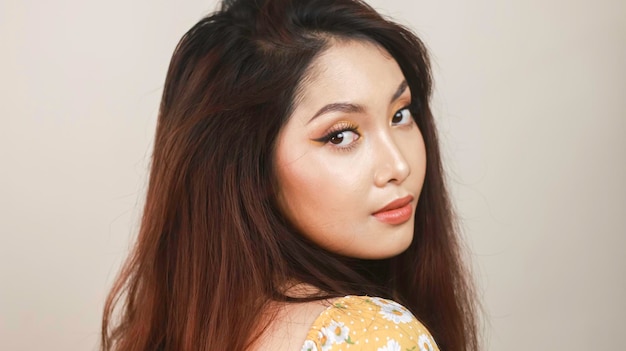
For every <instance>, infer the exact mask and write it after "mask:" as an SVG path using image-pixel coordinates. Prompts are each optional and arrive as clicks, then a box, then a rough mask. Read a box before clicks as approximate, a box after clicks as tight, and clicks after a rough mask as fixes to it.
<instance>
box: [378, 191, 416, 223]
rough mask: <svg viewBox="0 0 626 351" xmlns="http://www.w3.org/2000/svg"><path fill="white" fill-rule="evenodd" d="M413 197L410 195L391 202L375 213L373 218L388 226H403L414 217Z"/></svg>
mask: <svg viewBox="0 0 626 351" xmlns="http://www.w3.org/2000/svg"><path fill="white" fill-rule="evenodd" d="M411 201H413V196H411V195H408V196H405V197H403V198H400V199H397V200H394V201H392V202H390V203H389V204H388V205H387V206H385V207H383V208H381V209H380V210H378V211H376V212H374V213H373V214H372V216H374V217H375V218H376V219H378V220H379V221H381V222H384V223H388V224H402V223H404V222H406V221H408V220H409V219H411V216H412V215H413V206H411Z"/></svg>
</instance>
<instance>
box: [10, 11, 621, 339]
mask: <svg viewBox="0 0 626 351" xmlns="http://www.w3.org/2000/svg"><path fill="white" fill-rule="evenodd" d="M370 4H371V5H373V6H374V7H376V8H377V9H379V10H380V11H381V12H382V13H384V14H386V15H389V16H391V17H393V18H395V19H396V20H398V21H399V22H401V23H403V24H405V25H407V26H409V27H411V28H412V29H413V30H414V31H415V32H416V33H417V34H418V35H419V36H420V37H421V38H422V39H423V40H424V41H425V42H426V44H427V45H428V47H429V49H430V51H431V55H432V61H433V69H434V72H435V84H436V86H435V89H436V91H435V96H434V98H433V109H434V111H435V113H436V116H437V120H438V122H439V127H440V131H441V138H442V142H443V145H444V158H445V162H446V168H447V170H448V175H449V183H450V187H451V190H452V193H453V197H454V201H455V204H456V208H457V212H458V214H459V218H460V224H461V227H462V228H463V235H464V237H465V238H466V242H467V247H468V251H469V256H470V258H471V260H472V265H473V269H474V276H475V278H476V280H477V282H478V287H479V292H480V296H481V299H482V302H483V307H484V313H483V321H484V327H483V330H484V344H485V350H494V351H495V350H508V351H517V350H519V351H521V350H568V351H572V350H587V349H589V348H591V349H597V350H617V349H623V347H624V346H623V345H624V342H623V339H622V337H623V334H624V329H625V328H626V274H625V273H626V252H625V251H626V184H625V183H626V137H625V136H626V96H625V92H626V2H624V1H621V0H619V1H618V0H597V1H591V0H586V1H579V0H517V1H511V0H486V1H480V0H478V1H461V0H440V1H421V0H419V1H418V0H384V1H383V0H371V1H370ZM213 9H215V2H214V1H198V0H194V1H185V2H180V1H155V0H152V1H147V0H135V1H127V0H124V1H122V0H109V1H78V0H58V1H28V0H22V1H17V0H2V2H0V50H1V52H0V118H1V119H2V120H1V123H0V349H1V350H95V349H97V347H98V340H99V339H98V338H99V329H100V318H101V313H102V307H103V301H104V299H105V295H106V294H107V292H108V290H109V288H110V286H111V284H112V281H113V279H114V277H115V274H116V273H117V271H118V269H119V267H120V264H121V262H122V260H123V259H124V257H125V256H126V255H127V253H128V249H129V247H130V245H131V243H132V239H133V238H134V237H135V235H136V233H137V229H138V222H139V217H140V214H141V206H142V203H143V196H144V192H145V187H146V184H147V170H148V166H149V161H150V154H151V143H152V138H153V135H154V129H155V122H156V116H157V112H158V104H159V99H160V94H161V89H162V85H163V80H164V77H165V73H166V70H167V66H168V63H169V59H170V57H171V54H172V51H173V49H174V47H175V45H176V43H177V42H178V40H179V39H180V37H181V36H182V34H183V33H184V32H185V31H186V30H187V29H188V28H190V27H191V26H192V25H193V24H194V23H195V22H196V21H197V20H199V19H200V18H201V17H202V16H203V15H205V14H207V13H209V12H210V11H212V10H213Z"/></svg>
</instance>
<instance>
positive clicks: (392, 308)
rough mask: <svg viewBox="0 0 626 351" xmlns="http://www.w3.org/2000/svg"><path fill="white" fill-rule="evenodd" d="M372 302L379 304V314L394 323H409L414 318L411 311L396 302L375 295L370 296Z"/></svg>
mask: <svg viewBox="0 0 626 351" xmlns="http://www.w3.org/2000/svg"><path fill="white" fill-rule="evenodd" d="M372 302H373V303H375V304H376V305H378V306H380V314H382V315H383V318H385V319H386V320H388V321H392V322H394V323H395V324H400V323H409V322H410V321H411V320H413V319H414V317H413V315H412V314H411V312H409V310H407V309H406V307H404V306H402V305H400V304H399V303H397V302H394V301H389V300H385V299H381V298H376V297H374V298H372Z"/></svg>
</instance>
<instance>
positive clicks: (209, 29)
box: [102, 0, 477, 351]
mask: <svg viewBox="0 0 626 351" xmlns="http://www.w3.org/2000/svg"><path fill="white" fill-rule="evenodd" d="M349 40H356V41H363V40H365V41H368V42H371V43H375V44H376V45H378V46H380V47H382V48H384V49H385V50H386V51H387V52H389V54H391V56H393V58H394V59H395V60H396V62H397V63H398V64H399V66H400V68H401V70H402V72H403V74H404V76H405V78H406V81H407V83H408V86H409V88H410V90H411V94H412V105H411V110H412V112H413V115H414V118H415V120H416V122H417V125H418V126H419V128H420V130H421V133H422V135H423V138H424V142H425V145H426V157H427V168H426V176H425V180H424V185H423V189H422V192H421V194H420V197H419V202H418V205H417V209H416V213H415V233H414V238H413V242H412V244H411V245H410V247H409V248H408V249H407V250H406V251H405V252H404V253H402V254H400V255H398V256H396V257H393V258H390V259H386V260H379V261H366V260H359V259H354V258H347V257H341V256H338V255H336V254H333V253H331V252H328V251H325V250H323V249H322V248H320V247H319V246H317V245H315V244H314V243H312V242H311V241H309V240H307V239H306V238H305V236H304V235H301V234H300V233H298V231H297V230H296V228H295V226H294V225H293V224H292V223H289V221H288V220H287V219H286V218H285V217H284V216H283V215H282V214H281V212H280V211H279V207H278V206H277V203H276V196H275V195H276V186H277V184H276V172H275V158H274V156H275V150H274V149H275V146H276V140H277V136H278V134H279V131H280V130H281V127H282V126H284V125H285V123H286V121H287V120H288V118H289V116H290V114H291V112H292V111H293V109H294V104H297V102H298V99H299V97H301V94H302V88H303V85H305V84H306V82H307V80H308V79H309V78H310V77H308V75H309V74H310V72H311V64H312V61H313V60H315V58H316V57H318V56H319V55H320V54H321V53H323V52H324V50H326V49H328V48H329V46H330V45H332V44H333V43H336V42H337V41H349ZM430 95H431V74H430V67H429V62H428V57H427V53H426V49H425V47H424V45H423V44H422V42H421V41H420V40H419V39H418V38H417V37H416V36H415V35H414V34H412V33H411V32H410V31H409V30H407V29H406V28H404V27H402V26H400V25H398V24H396V23H394V22H391V21H389V20H387V19H385V18H383V17H381V16H380V15H379V14H378V13H376V11H374V10H373V9H372V8H371V7H369V6H368V5H366V4H365V3H363V2H362V1H359V0H234V1H228V0H226V1H224V2H223V4H222V7H221V9H220V10H219V11H217V12H215V13H213V14H211V15H209V16H208V17H205V18H203V19H202V20H201V21H200V22H198V23H197V24H196V25H195V26H193V28H191V29H190V30H189V31H188V32H187V33H186V34H185V35H184V36H183V38H182V39H181V41H180V42H179V44H178V46H177V47H176V50H175V52H174V55H173V57H172V61H171V63H170V67H169V70H168V73H167V78H166V80H165V87H164V91H163V97H162V101H161V106H160V111H159V119H158V124H157V131H156V139H155V143H154V153H153V156H152V164H151V172H150V181H149V186H148V192H147V198H146V204H145V208H144V212H143V218H142V221H141V229H140V232H139V236H138V239H137V242H136V246H135V247H134V250H133V252H132V254H131V256H130V257H129V258H128V260H127V262H126V263H125V265H124V267H123V269H122V271H121V272H120V275H119V276H118V278H117V281H116V282H115V284H114V286H113V289H112V291H111V292H110V294H109V296H108V299H107V301H106V306H105V309H104V317H103V326H102V349H103V350H113V349H115V350H125V351H126V350H227V349H228V350H242V349H245V348H246V347H249V346H250V345H251V344H252V343H253V342H254V341H255V339H256V338H258V337H259V335H260V332H262V331H263V328H264V327H265V326H266V324H265V323H267V318H264V316H267V313H266V312H267V304H268V302H269V301H308V300H313V299H322V298H328V297H335V296H343V295H347V294H358V295H370V296H372V295H377V296H381V297H386V298H391V299H394V300H396V301H398V302H401V303H402V304H404V305H405V306H407V308H409V309H410V310H411V311H412V312H413V313H414V314H415V315H416V316H417V318H418V319H420V320H421V321H422V322H423V323H424V324H425V325H426V326H427V327H428V328H429V330H430V331H431V333H432V334H433V336H434V338H435V340H436V341H437V343H438V344H439V346H440V349H441V350H442V351H448V350H454V351H461V350H475V349H477V336H476V334H477V327H476V320H475V311H474V306H475V301H474V294H473V290H472V284H471V283H470V279H469V276H468V275H467V273H466V271H465V268H464V265H463V262H462V258H461V255H460V247H459V242H458V239H457V233H456V227H455V224H454V221H453V214H452V208H451V205H450V201H449V199H448V195H447V191H446V188H445V184H444V175H443V171H442V165H441V160H440V151H439V146H438V141H437V135H436V129H435V125H434V122H433V117H432V114H431V111H430V108H429V98H430ZM289 282H302V283H307V284H310V285H313V286H315V287H317V288H318V289H319V290H320V291H323V292H324V294H323V295H320V294H317V295H314V296H309V297H305V298H296V297H293V296H287V294H286V292H285V291H286V290H285V289H286V287H288V285H286V284H287V283H289Z"/></svg>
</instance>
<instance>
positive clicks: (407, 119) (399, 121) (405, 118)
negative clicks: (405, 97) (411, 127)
mask: <svg viewBox="0 0 626 351" xmlns="http://www.w3.org/2000/svg"><path fill="white" fill-rule="evenodd" d="M411 120H412V116H411V111H410V110H409V108H408V107H405V108H403V109H401V110H398V112H396V113H395V114H394V115H393V117H392V118H391V123H393V124H396V125H404V124H409V123H411Z"/></svg>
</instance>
